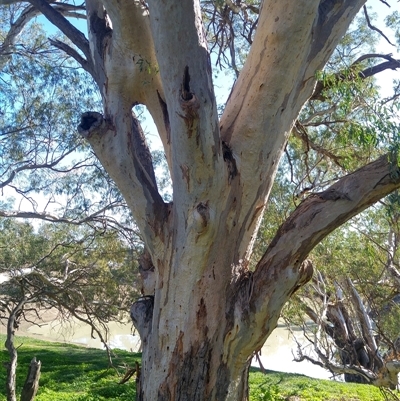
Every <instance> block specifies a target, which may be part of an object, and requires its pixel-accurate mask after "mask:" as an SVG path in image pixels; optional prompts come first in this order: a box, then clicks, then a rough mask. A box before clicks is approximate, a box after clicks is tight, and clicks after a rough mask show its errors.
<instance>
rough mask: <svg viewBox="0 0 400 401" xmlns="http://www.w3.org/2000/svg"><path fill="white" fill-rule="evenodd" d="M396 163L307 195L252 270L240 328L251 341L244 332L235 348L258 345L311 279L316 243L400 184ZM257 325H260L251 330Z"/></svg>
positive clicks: (383, 161) (386, 161) (386, 160)
mask: <svg viewBox="0 0 400 401" xmlns="http://www.w3.org/2000/svg"><path fill="white" fill-rule="evenodd" d="M395 163H396V162H395V161H394V162H392V161H391V159H390V156H389V155H384V156H382V157H380V158H379V159H377V160H376V161H374V162H372V163H369V164H368V165H366V166H364V167H362V168H360V169H359V170H357V171H355V172H354V173H352V174H349V175H347V176H344V177H342V178H341V179H340V180H339V181H337V182H336V183H335V184H334V185H332V186H331V187H330V188H329V189H328V190H326V191H324V192H321V193H316V194H313V195H311V196H310V197H308V198H307V199H306V200H304V201H303V202H302V203H301V204H300V205H299V206H298V207H297V209H296V210H295V211H294V212H293V213H292V214H291V216H289V218H288V219H287V220H286V221H285V223H284V224H283V225H282V226H281V227H280V228H279V230H278V232H277V234H276V236H275V237H274V239H273V240H272V242H271V243H270V245H269V246H268V249H267V250H266V252H265V254H264V256H263V257H262V258H261V260H260V261H259V263H258V264H257V266H256V269H255V271H254V274H253V281H254V288H253V290H252V297H251V300H250V310H251V311H252V314H251V318H250V322H249V325H248V326H247V327H243V330H244V331H245V332H246V333H247V330H248V329H249V327H250V328H251V330H252V335H253V339H254V340H253V341H251V342H249V341H248V336H246V335H244V337H243V338H246V341H242V342H241V344H239V345H238V346H239V348H243V347H244V348H246V349H247V347H248V346H250V348H251V347H253V348H252V349H254V348H257V347H259V346H261V345H262V344H263V342H264V340H265V333H266V332H269V331H270V330H272V329H273V328H275V325H276V324H277V319H278V317H279V314H280V311H281V309H282V307H283V305H284V304H285V302H287V300H288V299H289V298H290V296H291V295H292V294H293V293H294V292H295V291H296V290H297V289H298V288H299V287H301V286H302V285H304V284H305V283H306V282H307V281H309V280H310V279H311V277H312V273H313V267H312V264H311V263H310V262H309V261H307V260H306V257H307V255H308V254H309V252H310V251H311V250H312V249H313V248H314V247H315V245H316V244H318V243H319V242H320V241H322V239H323V238H325V237H326V236H327V235H328V234H330V233H331V232H332V231H333V230H335V229H336V228H337V227H339V226H340V225H342V224H343V223H345V222H346V221H348V220H349V219H350V218H351V217H353V216H354V215H356V214H357V213H359V212H361V211H362V210H364V209H366V208H367V207H369V206H371V205H372V204H374V203H375V202H377V201H378V200H379V199H381V198H382V197H384V196H386V195H388V194H389V193H391V192H392V191H393V190H395V189H396V188H400V169H399V168H398V167H396V164H395ZM288 244H290V246H288ZM273 316H275V317H273ZM260 321H262V322H263V323H261V322H260ZM241 325H242V326H243V323H242V324H241ZM257 327H261V329H260V330H259V333H258V334H255V332H254V330H257V329H256V328H257ZM258 336H259V337H258ZM239 342H240V341H239ZM242 352H243V351H242ZM250 352H251V351H250V350H249V354H250Z"/></svg>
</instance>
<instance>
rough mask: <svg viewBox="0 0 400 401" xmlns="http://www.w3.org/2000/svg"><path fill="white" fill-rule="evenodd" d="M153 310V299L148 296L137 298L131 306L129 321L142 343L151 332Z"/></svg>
mask: <svg viewBox="0 0 400 401" xmlns="http://www.w3.org/2000/svg"><path fill="white" fill-rule="evenodd" d="M153 308H154V297H153V296H150V295H147V296H145V297H142V298H139V299H138V300H137V301H136V302H135V303H134V304H132V306H131V319H132V322H133V325H134V326H135V328H136V330H137V331H138V332H139V336H140V339H141V341H142V343H145V342H146V339H147V336H148V335H149V333H150V332H151V323H152V319H153Z"/></svg>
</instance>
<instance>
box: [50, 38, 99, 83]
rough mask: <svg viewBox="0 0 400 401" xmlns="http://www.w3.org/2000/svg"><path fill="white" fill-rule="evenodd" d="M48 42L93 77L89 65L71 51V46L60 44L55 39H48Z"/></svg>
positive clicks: (76, 53) (74, 51)
mask: <svg viewBox="0 0 400 401" xmlns="http://www.w3.org/2000/svg"><path fill="white" fill-rule="evenodd" d="M49 42H50V43H51V44H52V45H53V46H54V47H56V48H57V49H60V50H62V51H63V52H65V53H66V54H68V56H71V57H72V58H73V59H74V60H75V61H77V62H78V63H79V64H80V65H81V67H82V68H83V69H84V70H85V71H87V72H88V73H89V74H91V75H92V76H93V75H94V71H93V68H92V65H91V63H88V61H87V60H86V59H85V58H83V57H82V56H81V55H80V54H79V53H78V52H77V51H76V50H75V49H73V48H72V47H71V46H68V45H67V44H66V43H64V42H61V41H60V40H57V39H51V38H49Z"/></svg>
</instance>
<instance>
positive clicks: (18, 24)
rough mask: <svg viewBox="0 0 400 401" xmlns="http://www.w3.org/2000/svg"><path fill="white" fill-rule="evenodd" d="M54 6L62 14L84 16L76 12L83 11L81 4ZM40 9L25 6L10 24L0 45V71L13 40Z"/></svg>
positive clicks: (9, 52) (8, 56) (9, 53)
mask: <svg viewBox="0 0 400 401" xmlns="http://www.w3.org/2000/svg"><path fill="white" fill-rule="evenodd" d="M54 8H55V9H56V10H57V11H58V12H60V13H61V14H63V15H68V16H74V17H75V18H79V17H84V15H83V14H79V13H77V11H83V10H85V8H84V7H83V6H75V5H72V4H55V5H54ZM38 14H40V11H39V10H38V9H37V8H35V7H33V6H28V7H26V8H25V9H24V10H23V11H22V12H21V14H20V15H19V17H18V18H17V19H16V20H15V22H13V23H12V24H11V27H10V30H9V31H8V33H7V35H6V37H5V38H4V40H3V43H2V45H1V46H0V71H1V70H2V69H3V68H4V66H5V65H6V64H7V62H8V61H9V59H10V57H11V55H12V53H13V51H14V46H15V42H16V40H17V38H18V36H19V35H20V33H21V32H22V30H23V29H24V27H25V26H26V25H27V24H28V23H29V21H31V20H32V19H33V18H35V17H36V16H37V15H38Z"/></svg>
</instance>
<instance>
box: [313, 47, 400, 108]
mask: <svg viewBox="0 0 400 401" xmlns="http://www.w3.org/2000/svg"><path fill="white" fill-rule="evenodd" d="M375 58H383V59H386V60H387V61H385V62H383V63H380V64H376V65H374V66H372V67H367V68H365V69H364V70H362V71H359V72H358V73H357V75H356V76H357V77H358V78H361V79H365V78H369V77H372V76H374V75H376V74H378V73H380V72H382V71H385V70H389V69H391V70H395V69H397V68H399V67H400V60H396V59H394V58H393V57H392V56H391V55H390V54H365V55H363V56H361V57H360V58H358V59H357V60H356V61H355V62H354V63H353V64H352V65H351V66H350V69H352V68H354V67H356V66H357V65H358V64H360V63H361V62H362V61H364V60H369V59H375ZM354 78H355V76H351V75H350V74H343V73H337V74H335V78H334V79H333V80H332V81H331V82H332V83H338V82H342V81H346V80H351V79H354ZM330 85H332V84H331V83H326V82H323V81H318V82H317V84H316V85H315V89H314V92H313V94H312V96H311V98H310V99H311V100H321V101H324V100H325V96H324V95H323V94H322V91H323V90H324V89H328V88H329V86H330Z"/></svg>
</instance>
